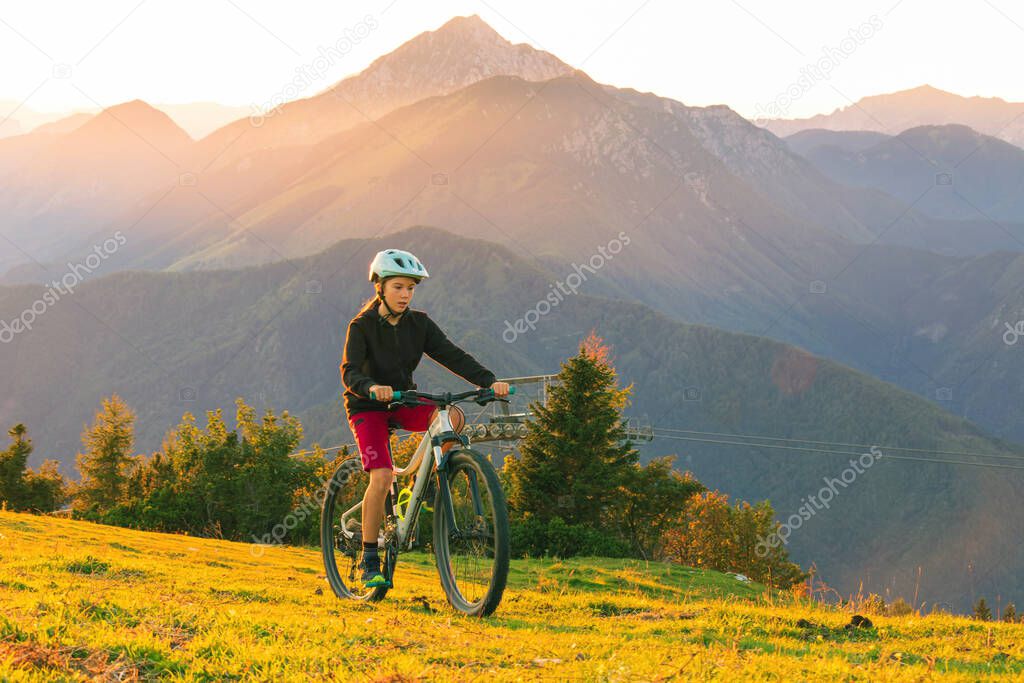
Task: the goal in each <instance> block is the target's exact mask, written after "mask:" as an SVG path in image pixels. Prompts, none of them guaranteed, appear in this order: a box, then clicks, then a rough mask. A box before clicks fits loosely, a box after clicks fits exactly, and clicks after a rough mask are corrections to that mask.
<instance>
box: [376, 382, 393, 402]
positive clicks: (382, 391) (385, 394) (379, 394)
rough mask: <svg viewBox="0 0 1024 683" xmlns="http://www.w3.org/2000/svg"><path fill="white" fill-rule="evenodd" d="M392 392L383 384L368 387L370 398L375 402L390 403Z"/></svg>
mask: <svg viewBox="0 0 1024 683" xmlns="http://www.w3.org/2000/svg"><path fill="white" fill-rule="evenodd" d="M394 393H395V392H394V390H392V388H391V387H388V386H384V385H383V384H374V385H373V386H372V387H370V398H372V399H373V400H375V401H390V400H391V399H392V397H393V396H394Z"/></svg>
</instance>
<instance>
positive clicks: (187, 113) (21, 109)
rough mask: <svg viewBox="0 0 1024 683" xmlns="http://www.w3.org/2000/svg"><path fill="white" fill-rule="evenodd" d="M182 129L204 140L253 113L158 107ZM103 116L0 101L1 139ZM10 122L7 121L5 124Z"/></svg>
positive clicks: (192, 105)
mask: <svg viewBox="0 0 1024 683" xmlns="http://www.w3.org/2000/svg"><path fill="white" fill-rule="evenodd" d="M153 107H155V108H156V109H159V110H160V111H162V112H164V113H165V114H167V115H168V116H170V117H171V118H172V119H174V122H175V123H177V124H178V125H179V126H181V127H182V128H183V129H184V130H185V131H186V132H187V133H188V134H189V136H191V137H192V138H193V139H196V140H198V139H200V138H204V137H206V136H207V135H209V134H210V133H212V132H213V131H215V130H217V129H218V128H220V127H222V126H224V125H225V124H227V123H229V122H231V121H234V120H236V119H238V118H239V117H242V116H246V115H248V114H250V113H252V109H251V108H250V107H233V106H229V105H224V104H218V103H216V102H187V103H184V104H154V105H153ZM99 112H100V109H98V108H96V107H85V108H82V109H76V110H75V111H74V112H39V111H33V110H32V109H31V108H30V107H28V106H26V105H24V104H23V103H20V102H13V101H8V100H0V121H3V123H0V138H6V137H11V136H14V135H20V134H23V133H30V132H34V131H38V130H39V129H40V127H42V126H45V125H49V124H54V123H58V122H59V123H60V126H62V127H67V128H71V127H73V126H74V125H76V122H77V123H81V122H83V121H84V120H86V119H88V118H89V117H90V116H95V115H96V114H98V113H99ZM5 119H6V120H5Z"/></svg>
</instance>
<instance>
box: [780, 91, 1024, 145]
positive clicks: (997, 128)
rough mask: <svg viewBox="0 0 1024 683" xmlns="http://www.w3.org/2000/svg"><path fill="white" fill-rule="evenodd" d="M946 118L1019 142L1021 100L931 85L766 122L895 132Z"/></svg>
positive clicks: (1023, 118)
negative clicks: (970, 94)
mask: <svg viewBox="0 0 1024 683" xmlns="http://www.w3.org/2000/svg"><path fill="white" fill-rule="evenodd" d="M950 123H952V124H960V125H964V126H968V127H970V128H972V129H974V130H975V131H977V132H979V133H981V134H983V135H990V136H992V137H996V138H999V139H1000V140H1003V141H1005V142H1009V143H1010V144H1012V145H1016V146H1018V147H1024V102H1007V101H1005V100H1002V99H1000V98H998V97H962V96H960V95H955V94H953V93H949V92H946V91H944V90H939V89H938V88H933V87H932V86H930V85H922V86H920V87H918V88H912V89H910V90H902V91H900V92H895V93H889V94H885V95H872V96H870V97H863V98H861V99H860V100H858V101H857V102H855V103H853V104H851V105H849V106H846V107H840V108H839V109H836V110H835V111H833V112H832V113H831V114H818V115H817V116H812V117H810V118H806V119H769V120H768V121H766V122H765V127H766V128H767V129H768V130H770V131H771V132H773V133H775V134H776V135H778V136H779V137H787V136H789V135H793V134H794V133H798V132H800V131H803V130H808V129H818V128H823V129H825V130H858V131H875V132H879V133H885V134H887V135H897V134H899V133H901V132H902V131H905V130H907V129H909V128H917V127H918V126H943V125H946V124H950Z"/></svg>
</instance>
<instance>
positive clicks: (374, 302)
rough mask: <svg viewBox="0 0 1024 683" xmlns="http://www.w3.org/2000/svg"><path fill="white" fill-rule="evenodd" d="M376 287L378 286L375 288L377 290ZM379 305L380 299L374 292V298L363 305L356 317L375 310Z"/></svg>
mask: <svg viewBox="0 0 1024 683" xmlns="http://www.w3.org/2000/svg"><path fill="white" fill-rule="evenodd" d="M376 286H377V285H374V288H376ZM379 303H380V299H378V298H377V293H376V292H374V293H373V296H371V297H370V298H369V299H367V300H366V301H364V302H363V305H362V306H360V307H359V313H357V314H356V315H362V314H363V313H366V312H367V311H369V310H370V309H372V308H374V307H375V306H376V305H377V304H379Z"/></svg>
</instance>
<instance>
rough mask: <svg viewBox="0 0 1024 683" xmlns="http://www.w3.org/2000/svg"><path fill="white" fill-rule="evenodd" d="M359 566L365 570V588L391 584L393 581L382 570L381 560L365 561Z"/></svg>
mask: <svg viewBox="0 0 1024 683" xmlns="http://www.w3.org/2000/svg"><path fill="white" fill-rule="evenodd" d="M359 566H360V567H361V568H362V570H363V588H380V587H381V586H388V587H390V586H391V582H390V581H388V580H387V578H386V577H385V576H384V575H383V574H381V572H380V560H378V561H377V562H366V561H363V562H362V563H361V564H360V565H359Z"/></svg>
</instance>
